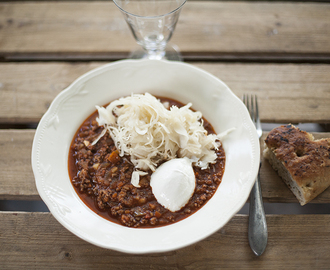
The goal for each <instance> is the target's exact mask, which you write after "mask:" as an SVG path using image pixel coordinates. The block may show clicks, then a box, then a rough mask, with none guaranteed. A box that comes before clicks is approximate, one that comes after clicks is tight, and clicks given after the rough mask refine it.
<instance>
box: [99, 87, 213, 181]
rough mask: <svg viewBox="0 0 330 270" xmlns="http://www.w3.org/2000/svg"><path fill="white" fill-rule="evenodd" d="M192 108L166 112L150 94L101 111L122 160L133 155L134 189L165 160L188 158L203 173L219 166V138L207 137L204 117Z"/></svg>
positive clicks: (125, 98)
mask: <svg viewBox="0 0 330 270" xmlns="http://www.w3.org/2000/svg"><path fill="white" fill-rule="evenodd" d="M190 106H191V104H190V103H189V104H187V105H186V106H183V107H181V108H178V107H176V106H172V107H171V108H170V109H166V108H165V106H164V105H163V104H162V103H161V102H160V101H159V100H158V99H157V98H155V97H154V96H152V95H150V94H148V93H146V94H132V95H131V96H128V97H124V98H120V99H118V100H115V101H113V102H112V103H110V105H108V106H107V107H106V108H103V107H97V109H98V113H99V116H98V118H97V119H96V120H97V122H98V124H99V125H100V126H104V127H105V130H108V131H109V133H110V136H111V138H112V139H113V141H114V142H115V145H116V147H117V149H118V150H119V153H120V156H124V155H129V156H130V158H131V162H132V163H133V165H134V166H135V169H136V172H135V173H134V174H133V176H132V184H133V185H134V186H137V187H138V186H139V184H138V182H139V176H140V175H144V174H145V171H147V170H149V169H150V170H152V171H155V169H156V167H157V165H158V163H159V162H160V161H162V160H170V159H173V158H177V157H179V158H183V157H187V158H189V159H190V160H191V161H192V162H193V164H194V165H196V166H199V167H201V168H203V169H204V168H207V167H208V164H209V163H214V162H215V159H216V154H215V151H214V150H215V149H217V148H218V146H219V142H218V141H217V135H214V134H209V135H207V132H206V130H205V129H204V127H203V123H202V114H201V113H200V112H193V111H192V110H191V109H190ZM105 132H106V131H105ZM103 135H104V133H102V134H101V135H100V137H101V136H103ZM100 137H99V138H100ZM97 140H98V139H97ZM97 140H96V141H94V142H93V143H94V144H95V143H96V142H97Z"/></svg>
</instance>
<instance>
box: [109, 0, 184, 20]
mask: <svg viewBox="0 0 330 270" xmlns="http://www.w3.org/2000/svg"><path fill="white" fill-rule="evenodd" d="M113 2H114V3H115V5H116V6H117V7H118V8H119V9H120V10H121V11H122V12H124V13H126V14H128V15H131V16H135V17H139V18H145V19H154V18H158V17H163V16H167V15H170V14H172V13H174V12H176V11H177V10H179V9H180V8H181V7H182V6H183V5H184V4H185V3H186V2H187V0H183V1H182V3H181V4H180V5H179V6H178V7H177V8H175V9H173V10H172V11H170V12H167V13H165V14H162V15H154V16H142V15H137V14H134V13H131V12H128V11H126V10H125V9H123V8H122V7H120V6H119V4H118V3H117V0H113Z"/></svg>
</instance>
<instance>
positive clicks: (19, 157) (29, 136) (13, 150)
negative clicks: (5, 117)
mask: <svg viewBox="0 0 330 270" xmlns="http://www.w3.org/2000/svg"><path fill="white" fill-rule="evenodd" d="M34 133H35V131H34V130H0V153H1V155H0V168H1V172H0V199H16V198H17V199H22V200H40V197H39V194H38V191H37V188H36V185H35V181H34V175H33V172H32V167H31V149H32V141H33V137H34Z"/></svg>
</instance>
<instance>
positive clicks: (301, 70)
mask: <svg viewBox="0 0 330 270" xmlns="http://www.w3.org/2000/svg"><path fill="white" fill-rule="evenodd" d="M103 64H104V63H101V62H90V63H78V62H77V63H57V62H54V63H40V62H36V63H2V64H0V123H3V124H4V123H21V124H22V123H23V124H24V123H29V122H34V123H37V122H38V121H39V120H40V118H41V116H42V115H43V114H44V113H45V112H46V110H47V108H48V107H49V105H50V103H51V102H52V100H53V99H54V98H55V97H56V95H57V94H59V93H60V92H61V91H62V90H63V89H65V88H66V87H67V86H69V85H70V84H71V83H72V82H73V81H74V80H76V79H77V78H78V77H79V76H81V75H83V74H84V73H86V72H87V71H90V70H91V69H93V68H96V67H99V66H101V65H103ZM194 66H196V67H199V68H202V69H204V70H206V71H208V72H210V73H211V74H213V75H215V76H216V77H218V78H220V79H221V80H223V81H224V82H225V83H226V84H227V85H228V86H229V87H230V88H231V89H232V91H233V92H234V93H235V94H236V95H237V96H238V97H242V95H243V93H251V94H258V97H259V105H260V115H261V120H262V121H263V122H270V123H304V122H307V123H329V122H330V118H329V115H330V76H329V74H330V66H329V65H324V64H300V65H294V64H238V63H237V64H221V63H198V64H196V63H195V64H194ZM187 102H188V101H187Z"/></svg>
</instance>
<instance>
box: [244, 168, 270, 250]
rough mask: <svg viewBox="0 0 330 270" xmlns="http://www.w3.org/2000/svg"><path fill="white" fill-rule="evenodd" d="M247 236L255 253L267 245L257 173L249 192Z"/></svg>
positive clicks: (263, 211)
mask: <svg viewBox="0 0 330 270" xmlns="http://www.w3.org/2000/svg"><path fill="white" fill-rule="evenodd" d="M248 237H249V244H250V247H251V249H252V251H253V252H254V254H255V255H257V256H260V255H261V254H262V253H263V252H264V251H265V249H266V246H267V239H268V230H267V223H266V216H265V210H264V206H263V202H262V195H261V187H260V175H259V173H258V177H257V179H256V182H255V184H254V185H253V188H252V191H251V194H250V208H249V231H248Z"/></svg>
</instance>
